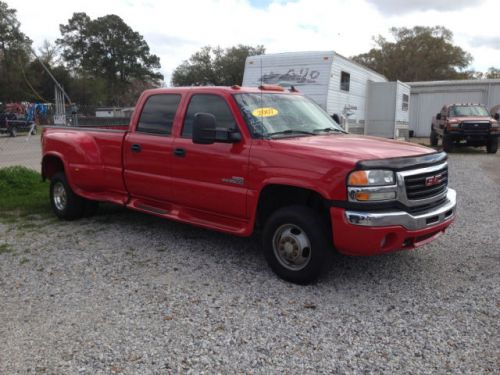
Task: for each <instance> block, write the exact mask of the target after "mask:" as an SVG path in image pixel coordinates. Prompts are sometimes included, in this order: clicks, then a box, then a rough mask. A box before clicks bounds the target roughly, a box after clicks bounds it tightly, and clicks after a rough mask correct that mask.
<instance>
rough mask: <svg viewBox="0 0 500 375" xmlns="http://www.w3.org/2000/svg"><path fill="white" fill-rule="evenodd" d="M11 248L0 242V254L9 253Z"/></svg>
mask: <svg viewBox="0 0 500 375" xmlns="http://www.w3.org/2000/svg"><path fill="white" fill-rule="evenodd" d="M10 252H12V249H11V248H10V246H9V245H7V244H6V243H3V244H0V254H5V253H10Z"/></svg>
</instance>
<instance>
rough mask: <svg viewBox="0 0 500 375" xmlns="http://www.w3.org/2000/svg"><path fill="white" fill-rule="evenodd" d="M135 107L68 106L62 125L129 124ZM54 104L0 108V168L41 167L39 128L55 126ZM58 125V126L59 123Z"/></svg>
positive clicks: (37, 168)
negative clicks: (17, 166) (16, 166)
mask: <svg viewBox="0 0 500 375" xmlns="http://www.w3.org/2000/svg"><path fill="white" fill-rule="evenodd" d="M133 110H134V108H130V107H127V108H118V107H113V106H90V105H85V106H79V105H73V106H67V107H66V115H65V121H64V123H65V126H68V127H79V128H90V127H106V128H108V127H113V126H122V127H123V126H124V125H128V123H129V121H130V117H131V116H132V113H133ZM54 117H55V107H54V106H53V105H50V104H44V105H38V107H37V105H35V104H31V103H22V104H18V103H16V104H15V105H14V104H12V105H10V106H4V108H2V109H1V111H0V168H4V167H9V166H14V165H22V166H25V167H27V168H31V169H35V170H40V161H41V142H40V134H41V131H42V127H43V126H46V125H49V126H50V125H54ZM58 126H61V125H58Z"/></svg>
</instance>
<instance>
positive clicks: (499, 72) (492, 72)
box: [484, 67, 500, 79]
mask: <svg viewBox="0 0 500 375" xmlns="http://www.w3.org/2000/svg"><path fill="white" fill-rule="evenodd" d="M484 77H485V78H487V79H499V78H500V69H499V68H494V67H491V68H489V69H488V71H487V72H486V73H485V74H484Z"/></svg>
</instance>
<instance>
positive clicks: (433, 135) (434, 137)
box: [430, 129, 438, 146]
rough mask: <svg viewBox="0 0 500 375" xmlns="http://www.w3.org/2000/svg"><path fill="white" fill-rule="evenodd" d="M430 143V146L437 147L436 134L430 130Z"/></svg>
mask: <svg viewBox="0 0 500 375" xmlns="http://www.w3.org/2000/svg"><path fill="white" fill-rule="evenodd" d="M430 142H431V146H437V145H438V134H437V133H436V132H435V131H434V129H431V136H430Z"/></svg>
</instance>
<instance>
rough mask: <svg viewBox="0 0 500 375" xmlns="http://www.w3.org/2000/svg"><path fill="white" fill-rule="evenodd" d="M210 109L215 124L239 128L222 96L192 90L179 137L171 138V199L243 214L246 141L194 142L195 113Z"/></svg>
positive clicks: (246, 167)
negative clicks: (193, 92)
mask: <svg viewBox="0 0 500 375" xmlns="http://www.w3.org/2000/svg"><path fill="white" fill-rule="evenodd" d="M200 112H203V113H211V114H213V115H214V116H215V119H216V122H217V128H231V129H238V130H239V131H240V132H241V129H239V127H238V124H237V123H236V120H235V118H234V116H233V113H232V111H231V109H230V107H229V106H228V103H227V101H226V99H225V98H224V97H222V96H218V95H214V94H193V95H192V96H191V98H190V100H189V103H188V106H187V110H186V114H185V117H184V123H183V126H182V129H181V134H180V137H177V138H175V140H174V145H173V155H174V160H173V161H172V188H173V189H174V197H175V202H176V203H177V204H179V205H182V206H184V207H186V208H194V209H198V210H203V211H208V212H211V213H216V214H222V215H225V216H231V217H236V218H242V219H243V218H246V217H247V212H246V194H247V180H248V179H247V171H248V155H249V145H248V144H247V143H246V142H245V139H244V137H242V139H241V141H239V142H237V143H214V144H211V145H200V144H194V143H193V141H192V139H191V137H192V126H193V120H194V115H195V114H196V113H200Z"/></svg>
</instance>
